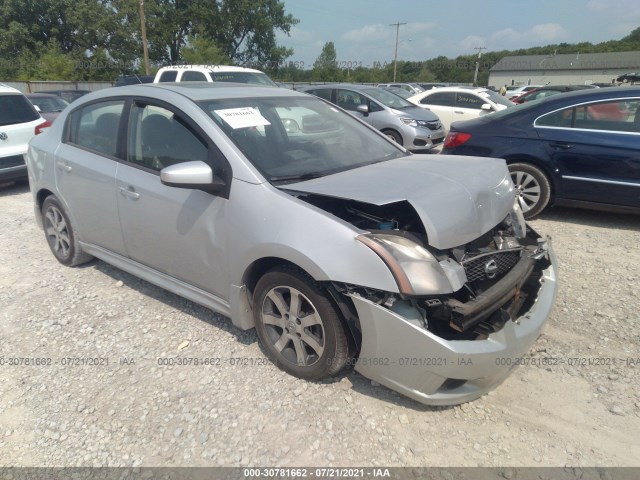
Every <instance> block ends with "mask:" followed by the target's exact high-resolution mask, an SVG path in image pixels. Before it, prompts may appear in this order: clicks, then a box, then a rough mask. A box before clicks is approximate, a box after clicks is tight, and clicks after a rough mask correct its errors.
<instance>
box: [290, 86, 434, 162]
mask: <svg viewBox="0 0 640 480" xmlns="http://www.w3.org/2000/svg"><path fill="white" fill-rule="evenodd" d="M300 91H302V92H306V93H311V94H312V95H316V96H318V97H320V98H324V99H325V100H328V101H329V102H331V103H333V104H335V105H337V106H339V107H340V108H343V109H344V110H346V111H347V112H349V113H351V114H352V115H353V116H354V117H356V118H358V119H360V120H362V121H363V122H366V123H368V124H369V125H371V126H372V127H375V128H377V129H378V130H380V131H381V132H382V133H384V134H385V135H386V136H387V137H389V138H390V139H391V140H393V141H394V142H396V143H398V144H400V145H402V146H404V147H405V148H406V149H407V150H411V151H414V152H426V151H429V150H431V149H433V148H434V147H435V146H437V145H439V144H441V143H442V142H443V141H444V137H445V134H446V132H445V129H444V127H443V125H442V122H441V121H440V119H439V118H438V116H437V115H436V114H435V113H433V112H430V111H428V110H424V109H421V108H420V107H417V106H416V105H414V104H413V103H411V102H409V101H408V100H405V99H404V98H402V97H400V96H398V95H396V94H394V93H391V92H389V91H388V90H385V89H384V88H381V87H372V86H370V85H353V84H336V85H313V86H309V87H303V88H301V89H300Z"/></svg>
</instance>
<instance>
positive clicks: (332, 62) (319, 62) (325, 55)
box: [313, 42, 340, 82]
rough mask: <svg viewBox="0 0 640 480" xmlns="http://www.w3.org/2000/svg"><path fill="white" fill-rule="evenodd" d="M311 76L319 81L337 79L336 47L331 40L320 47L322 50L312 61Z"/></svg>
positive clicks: (334, 80) (338, 74)
mask: <svg viewBox="0 0 640 480" xmlns="http://www.w3.org/2000/svg"><path fill="white" fill-rule="evenodd" d="M313 77H314V79H316V80H320V81H333V82H336V81H339V80H340V71H339V70H338V63H337V54H336V47H335V45H334V44H333V42H327V43H325V44H324V46H323V47H322V52H320V55H319V56H318V58H316V61H315V62H313Z"/></svg>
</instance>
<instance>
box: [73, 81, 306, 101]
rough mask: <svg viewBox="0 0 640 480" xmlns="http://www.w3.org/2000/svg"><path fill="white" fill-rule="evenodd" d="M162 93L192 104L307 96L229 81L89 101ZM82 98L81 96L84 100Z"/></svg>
mask: <svg viewBox="0 0 640 480" xmlns="http://www.w3.org/2000/svg"><path fill="white" fill-rule="evenodd" d="M161 92H175V93H178V94H180V95H182V96H184V97H187V98H189V99H190V100H192V101H194V102H199V101H202V100H216V99H226V98H252V97H262V98H265V97H306V96H308V95H307V94H304V93H300V92H296V91H295V90H289V89H288V88H275V87H270V86H259V85H256V86H254V85H248V84H246V83H228V82H177V83H173V82H167V83H143V84H138V85H125V86H122V87H113V88H107V89H104V90H99V91H97V92H94V94H92V95H91V97H90V98H93V99H95V98H102V97H110V96H116V95H133V96H140V95H151V96H157V95H158V94H161ZM83 98H84V97H83Z"/></svg>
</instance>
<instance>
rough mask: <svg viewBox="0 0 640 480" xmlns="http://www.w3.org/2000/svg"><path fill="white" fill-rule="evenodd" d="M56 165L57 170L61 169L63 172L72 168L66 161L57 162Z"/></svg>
mask: <svg viewBox="0 0 640 480" xmlns="http://www.w3.org/2000/svg"><path fill="white" fill-rule="evenodd" d="M56 165H57V166H58V170H62V171H63V172H67V173H69V172H70V171H71V170H73V169H72V168H71V165H69V164H68V163H67V162H58V163H57V164H56Z"/></svg>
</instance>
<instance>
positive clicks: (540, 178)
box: [442, 87, 640, 218]
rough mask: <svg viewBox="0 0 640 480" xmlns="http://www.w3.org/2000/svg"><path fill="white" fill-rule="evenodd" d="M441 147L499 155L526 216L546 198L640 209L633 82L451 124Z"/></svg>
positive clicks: (638, 112) (637, 92)
mask: <svg viewBox="0 0 640 480" xmlns="http://www.w3.org/2000/svg"><path fill="white" fill-rule="evenodd" d="M442 153H444V154H454V155H475V156H482V157H497V158H504V159H505V160H506V161H507V164H508V165H509V170H510V171H511V177H512V179H513V183H514V184H515V186H516V188H517V190H518V195H519V202H520V206H521V207H522V210H523V211H524V212H525V217H526V218H532V217H534V216H536V215H537V214H539V213H540V212H541V211H542V210H543V209H544V208H545V207H547V206H548V205H551V204H556V205H568V206H578V207H587V208H592V209H602V210H618V211H633V212H640V88H639V87H628V88H626V87H620V88H599V89H593V90H591V89H590V90H588V91H577V92H570V93H563V94H561V95H556V96H553V97H549V98H545V99H543V100H536V101H533V102H531V103H526V104H523V105H519V106H517V107H516V108H509V109H506V110H503V111H501V112H496V113H493V114H491V115H486V116H483V117H479V118H477V119H474V120H469V121H466V122H458V123H454V124H453V125H452V128H451V130H450V132H449V135H448V136H447V139H446V140H445V144H444V148H443V151H442Z"/></svg>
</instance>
